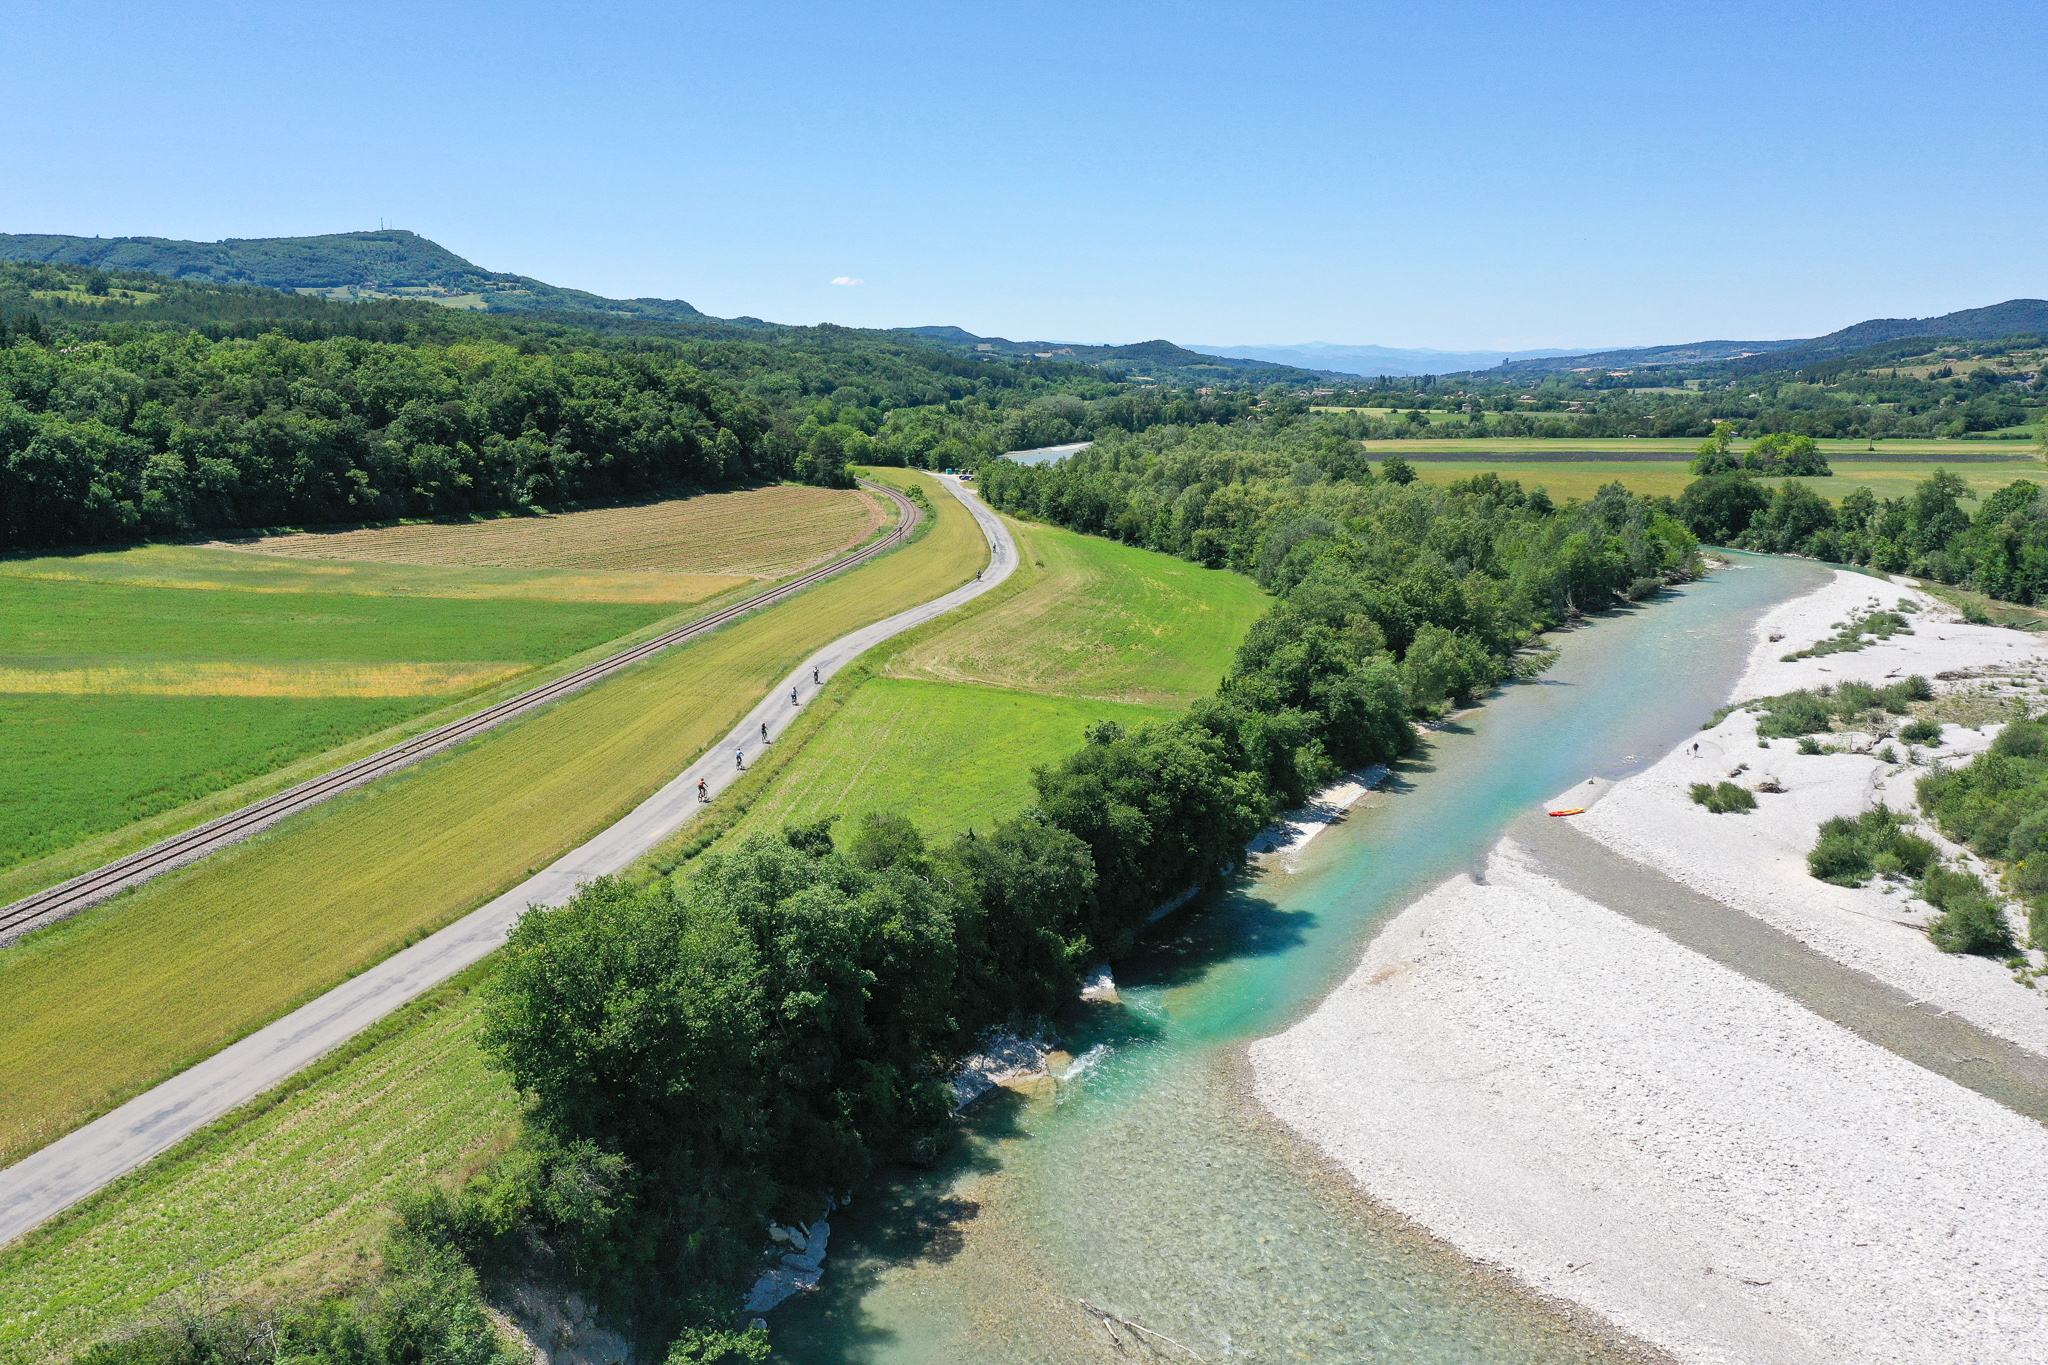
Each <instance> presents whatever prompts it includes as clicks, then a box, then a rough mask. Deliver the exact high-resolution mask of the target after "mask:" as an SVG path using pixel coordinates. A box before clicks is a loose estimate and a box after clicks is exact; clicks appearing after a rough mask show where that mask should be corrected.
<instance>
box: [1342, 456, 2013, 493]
mask: <svg viewBox="0 0 2048 1365" xmlns="http://www.w3.org/2000/svg"><path fill="white" fill-rule="evenodd" d="M1375 454H1376V456H1377V457H1378V458H1385V454H1384V452H1375ZM1405 458H1406V459H1407V460H1408V462H1409V463H1410V464H1411V465H1413V466H1414V468H1415V473H1416V475H1417V477H1419V478H1420V479H1422V481H1423V482H1425V483H1433V484H1447V483H1455V482H1457V481H1458V480H1460V479H1469V478H1471V477H1472V476H1473V475H1475V474H1482V473H1485V472H1486V471H1488V470H1491V471H1493V472H1494V473H1496V474H1498V475H1500V476H1501V477H1502V478H1503V479H1516V480H1519V481H1520V482H1521V485H1522V487H1524V488H1534V487H1536V486H1537V485H1539V484H1541V485H1542V486H1543V487H1544V488H1545V489H1546V490H1547V491H1548V492H1549V493H1550V496H1551V497H1553V498H1557V499H1559V500H1560V501H1561V500H1563V499H1565V498H1590V497H1592V496H1593V493H1594V491H1595V490H1596V489H1598V488H1599V487H1600V485H1602V484H1606V483H1615V482H1617V481H1618V482H1620V483H1621V484H1622V485H1624V486H1625V487H1627V488H1628V489H1629V490H1630V491H1632V492H1635V493H1641V494H1645V495H1655V494H1663V495H1665V496H1668V497H1674V498H1675V497H1677V496H1678V495H1679V494H1680V493H1682V492H1684V491H1685V486H1686V485H1687V484H1689V483H1691V482H1692V481H1693V479H1694V477H1695V476H1694V475H1693V474H1691V473H1690V472H1688V470H1687V468H1686V462H1684V461H1680V460H1554V461H1552V460H1545V461H1536V460H1527V461H1525V460H1514V461H1502V462H1500V463H1498V464H1493V463H1489V462H1487V461H1484V460H1469V459H1457V460H1450V459H1437V460H1432V459H1430V458H1429V456H1428V455H1426V454H1420V453H1417V454H1408V455H1406V457H1405ZM1828 464H1829V466H1830V467H1831V468H1833V470H1834V471H1835V472H1834V475H1833V477H1831V478H1825V479H1802V480H1800V482H1802V483H1805V484H1809V485H1811V486H1812V488H1813V489H1814V491H1815V492H1817V493H1819V494H1820V495H1821V496H1822V497H1824V498H1827V499H1828V500H1829V501H1831V502H1839V501H1841V500H1842V498H1843V497H1845V496H1846V495H1847V494H1848V493H1849V492H1850V491H1851V490H1853V489H1857V488H1868V489H1870V490H1871V491H1872V492H1873V493H1875V494H1877V496H1878V497H1880V498H1900V497H1905V496H1906V495H1907V494H1909V493H1911V492H1912V491H1913V486H1914V485H1915V484H1917V483H1919V482H1920V481H1921V480H1922V479H1924V478H1926V477H1927V476H1928V474H1929V473H1931V472H1933V471H1934V470H1936V469H1946V470H1949V471H1950V472H1951V473H1954V474H1956V475H1958V476H1959V477H1960V478H1961V479H1962V480H1963V482H1965V483H1967V484H1968V485H1969V486H1970V487H1971V488H1972V489H1974V490H1976V492H1977V494H1978V496H1980V497H1981V496H1983V495H1984V494H1985V493H1988V492H1991V491H1993V490H1994V489H1999V488H2003V487H2005V486H2006V485H2007V484H2009V483H2011V482H2012V481H2013V480H2014V479H2033V480H2036V481H2037V482H2048V467H2044V466H2043V465H2042V464H2040V463H2038V462H2035V461H2003V460H2001V461H1998V462H1995V463H1976V462H1972V463H1947V464H1944V463H1942V462H1941V461H1938V460H1928V461H1925V462H1920V461H1871V460H1864V461H1858V460H1855V459H1852V458H1849V457H1846V456H1830V457H1829V459H1828ZM1763 482H1765V483H1767V484H1776V483H1779V482H1781V481H1780V480H1778V479H1765V480H1764V481H1763Z"/></svg>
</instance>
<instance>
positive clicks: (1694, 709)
mask: <svg viewBox="0 0 2048 1365" xmlns="http://www.w3.org/2000/svg"><path fill="white" fill-rule="evenodd" d="M1825 572H1826V571H1825V570H1824V569H1822V568H1821V567H1819V566H1817V565H1812V564H1806V563H1802V562H1798V561H1791V560H1773V559H1763V558H1755V557H1750V556H1740V557H1738V558H1737V561H1736V563H1735V564H1734V565H1733V566H1731V567H1730V568H1727V569H1724V570H1721V571H1720V572H1718V573H1716V574H1715V575H1714V576H1712V577H1711V578H1709V579H1707V580H1705V581H1703V582H1700V583H1696V584H1692V585H1689V586H1687V587H1685V588H1683V589H1679V590H1674V591H1671V592H1667V593H1666V594H1664V595H1663V597H1662V598H1660V599H1659V600H1658V601H1657V602H1655V603H1654V604H1651V605H1647V606H1641V607H1631V608H1627V609H1624V610H1621V611H1616V612H1612V613H1608V614H1606V615H1604V616H1603V617H1601V618H1599V619H1598V620H1596V621H1594V622H1592V623H1590V624H1587V625H1585V626H1582V627H1580V628H1578V629H1575V630H1573V631H1570V632H1566V633H1565V634H1563V635H1562V636H1560V637H1557V638H1556V639H1555V640H1554V643H1557V644H1558V645H1559V646H1560V647H1561V649H1562V657H1561V659H1560V660H1559V662H1558V664H1557V666H1556V667H1555V668H1553V669H1552V670H1551V671H1550V672H1549V673H1548V674H1546V675H1545V676H1544V677H1543V678H1542V679H1540V680H1538V681H1536V682H1533V683H1523V684H1517V685H1513V686H1511V687H1509V688H1508V689H1506V690H1505V691H1504V692H1502V693H1501V694H1500V695H1499V696H1497V697H1495V698H1493V699H1492V700H1491V701H1489V702H1488V703H1487V705H1486V706H1485V707H1484V708H1483V709H1481V710H1479V711H1476V712H1474V713H1471V714H1469V715H1467V716H1465V717H1464V718H1462V719H1461V720H1460V721H1458V722H1455V723H1454V724H1452V725H1451V726H1450V727H1448V728H1447V729H1445V730H1442V731H1438V732H1436V733H1434V734H1432V735H1431V736H1430V737H1429V740H1428V742H1427V743H1426V744H1425V745H1424V746H1423V747H1422V748H1421V750H1420V751H1418V753H1417V754H1416V755H1414V756H1413V757H1412V758H1411V759H1410V760H1408V761H1406V762H1404V763H1402V764H1400V765H1398V766H1397V767H1396V770H1395V772H1394V774H1393V776H1392V777H1391V778H1390V779H1389V780H1388V781H1387V782H1386V783H1385V784H1383V786H1382V790H1381V792H1380V793H1378V794H1375V795H1373V796H1370V797H1368V798H1367V800H1366V802H1365V803H1363V804H1361V805H1360V806H1359V807H1358V808H1357V809H1356V810H1355V811H1354V812H1353V813H1352V815H1351V817H1350V819H1349V820H1348V821H1346V822H1344V823H1343V824H1340V825H1338V826H1336V827H1335V828H1333V829H1330V830H1328V831H1327V832H1325V833H1324V834H1322V835H1321V836H1320V837H1319V838H1318V839H1317V840H1315V842H1313V843H1312V844H1310V845H1309V847H1308V848H1307V849H1305V850H1303V851H1302V853H1301V854H1300V857H1299V867H1298V870H1295V871H1292V872H1288V871H1284V870H1281V869H1280V868H1279V867H1269V868H1267V869H1264V870H1262V871H1260V872H1258V873H1255V874H1253V875H1251V876H1248V877H1245V878H1242V879H1240V881H1239V882H1238V884H1237V885H1236V886H1235V887H1233V888H1232V889H1231V890H1230V891H1229V892H1228V893H1227V894H1224V895H1220V896H1215V897H1211V898H1209V900H1208V901H1207V902H1206V903H1203V904H1199V905H1197V906H1195V907H1191V908H1190V909H1188V910H1185V911H1182V912H1181V913H1180V914H1179V915H1177V916H1175V917H1174V918H1172V919H1169V920H1167V921H1164V922H1162V924H1160V925H1159V926H1158V927H1157V928H1158V931H1157V932H1155V934H1154V936H1153V940H1152V941H1151V942H1150V943H1149V944H1148V945H1147V947H1146V949H1145V951H1144V952H1142V953H1141V954H1140V955H1139V956H1138V957H1137V958H1135V959H1134V960H1132V961H1129V962H1126V963H1123V964H1120V966H1119V969H1118V972H1117V977H1118V985H1119V988H1120V990H1121V991H1122V995H1123V1002H1124V1003H1123V1004H1122V1005H1121V1006H1115V1005H1100V1006H1093V1007H1088V1008H1087V1009H1086V1010H1085V1012H1084V1013H1082V1014H1081V1015H1079V1016H1077V1017H1076V1018H1075V1019H1073V1020H1069V1021H1066V1033H1065V1038H1066V1046H1067V1048H1068V1050H1069V1051H1070V1053H1071V1054H1072V1055H1073V1061H1072V1063H1071V1064H1070V1065H1069V1067H1068V1074H1067V1077H1066V1079H1064V1080H1063V1081H1060V1082H1057V1083H1048V1084H1046V1085H1045V1086H1043V1087H1042V1088H1041V1089H1040V1090H1039V1091H1038V1092H1037V1093H1034V1094H1031V1095H1017V1094H1011V1093H1007V1092H1000V1091H999V1092H997V1093H996V1094H995V1095H993V1096H991V1097H989V1098H987V1099H984V1100H983V1101H981V1102H980V1103H979V1104H977V1105H976V1106H975V1107H974V1109H973V1110H971V1111H970V1114H971V1117H972V1122H971V1125H970V1132H969V1135H968V1138H967V1140H966V1141H964V1142H963V1143H961V1144H960V1146H959V1147H958V1148H957V1149H956V1150H955V1152H954V1153H953V1154H952V1155H951V1156H950V1157H949V1159H948V1160H947V1161H946V1163H945V1164H943V1165H942V1166H941V1167H940V1168H938V1169H936V1170H932V1171H916V1172H913V1171H909V1170H896V1171H892V1172H890V1173H888V1175H887V1176H885V1177H884V1178H882V1179H879V1180H877V1181H874V1182H871V1184H870V1185H869V1186H868V1187H866V1188H865V1189H863V1190H861V1191H860V1193H859V1195H858V1197H857V1198H856V1200H855V1203H854V1205H853V1206H852V1207H851V1208H849V1209H846V1210H844V1211H843V1212H842V1213H841V1214H840V1215H839V1216H838V1217H836V1218H835V1219H834V1222H833V1236H832V1251H831V1256H830V1258H829V1260H828V1261H827V1262H826V1274H825V1281H824V1284H823V1286H822V1287H821V1289H820V1290H819V1291H818V1292H817V1293H815V1294H812V1295H809V1296H807V1297H805V1298H801V1299H798V1300H794V1301H792V1302H791V1303H789V1304H787V1305H786V1306H784V1307H783V1308H782V1309H780V1310H778V1311H777V1312H776V1313H774V1314H773V1315H771V1322H772V1333H773V1337H774V1340H775V1343H776V1357H775V1358H776V1359H777V1360H782V1361H789V1362H804V1363H805V1365H813V1363H823V1362H849V1363H851V1362H861V1363H862V1365H867V1363H869V1362H872V1363H873V1365H896V1363H899V1362H900V1363H902V1365H926V1363H927V1362H930V1363H934V1365H935V1363H936V1362H942V1361H943V1362H950V1361H991V1362H995V1361H1000V1362H1030V1361H1047V1362H1067V1361H1095V1360H1104V1361H1109V1360H1118V1359H1126V1360H1128V1359H1137V1358H1143V1357H1146V1356H1147V1351H1146V1349H1145V1348H1144V1346H1142V1345H1140V1346H1133V1347H1131V1348H1130V1350H1131V1354H1130V1355H1125V1356H1120V1355H1119V1354H1118V1353H1117V1350H1116V1348H1115V1347H1114V1346H1113V1345H1112V1343H1111V1340H1110V1336H1109V1334H1108V1332H1107V1331H1106V1330H1105V1328H1104V1327H1103V1325H1102V1324H1101V1323H1100V1322H1099V1321H1097V1320H1096V1319H1095V1318H1094V1317H1092V1316H1091V1315H1090V1314H1089V1313H1088V1311H1087V1310H1086V1309H1085V1308H1084V1307H1083V1301H1086V1303H1089V1304H1093V1305H1096V1306H1098V1307H1101V1308H1104V1309H1108V1310H1110V1311H1112V1312H1114V1313H1116V1314H1118V1315H1120V1316H1122V1317H1124V1318H1128V1319H1130V1320H1131V1321H1134V1322H1137V1323H1142V1324H1143V1325H1144V1326H1145V1327H1147V1328H1150V1329H1152V1330H1153V1331H1155V1332H1157V1333H1160V1334H1163V1335H1164V1337H1167V1338H1171V1339H1172V1340H1173V1341H1174V1342H1176V1343H1179V1344H1180V1346H1182V1347H1184V1348H1185V1349H1184V1350H1176V1349H1175V1348H1174V1347H1173V1346H1168V1345H1164V1344H1162V1343H1161V1342H1159V1341H1150V1342H1149V1344H1150V1346H1151V1348H1152V1350H1151V1354H1152V1355H1153V1356H1156V1358H1158V1359H1161V1360H1165V1359H1179V1360H1190V1359H1193V1358H1195V1357H1196V1356H1199V1357H1200V1358H1202V1359H1204V1360H1208V1361H1223V1360H1236V1361H1260V1362H1264V1361H1272V1362H1281V1361H1326V1362H1339V1361H1344V1362H1351V1361H1403V1362H1428V1363H1429V1365H1439V1363H1441V1365H1452V1363H1453V1362H1456V1363H1457V1365H1464V1363H1465V1362H1473V1363H1474V1365H1477V1363H1478V1362H1487V1363H1488V1365H1492V1363H1494V1362H1499V1365H1539V1363H1546V1362H1596V1361H1597V1362H1607V1361H1618V1360H1623V1359H1639V1358H1640V1357H1637V1356H1635V1355H1632V1354H1628V1353H1627V1352H1626V1351H1625V1350H1624V1349H1623V1348H1621V1347H1618V1346H1617V1345H1616V1344H1615V1343H1613V1342H1612V1341H1610V1340H1608V1339H1607V1338H1606V1337H1604V1336H1603V1335H1602V1334H1601V1333H1600V1331H1599V1330H1597V1325H1594V1324H1588V1323H1583V1322H1577V1321H1574V1320H1573V1319H1572V1317H1571V1315H1570V1314H1568V1313H1562V1312H1559V1311H1554V1310H1553V1309H1551V1308H1546V1307H1545V1306H1543V1305H1540V1304H1538V1303H1536V1302H1534V1301H1533V1300H1531V1299H1530V1298H1529V1297H1528V1296H1527V1295H1525V1294H1524V1293H1522V1292H1521V1291H1519V1290H1518V1289H1517V1288H1516V1287H1515V1286H1513V1285H1512V1284H1510V1283H1508V1282H1507V1281H1506V1280H1505V1279H1504V1278H1503V1277H1500V1276H1498V1275H1495V1274H1492V1273H1490V1272H1486V1271H1484V1270H1482V1269H1479V1268H1476V1267H1472V1266H1470V1265H1468V1264H1467V1263H1465V1262H1464V1261H1463V1260H1462V1259H1461V1258H1459V1257H1458V1256H1456V1255H1455V1254H1453V1253H1451V1252H1450V1251H1449V1250H1448V1249H1446V1248H1444V1247H1442V1246H1441V1245H1439V1244H1437V1243H1436V1242H1434V1241H1433V1240H1432V1239H1430V1238H1429V1237H1427V1236H1426V1235H1423V1234H1421V1233H1420V1232H1418V1231H1417V1230H1416V1229H1414V1228H1412V1227H1411V1226H1408V1225H1406V1224H1404V1223H1403V1222H1402V1221H1401V1220H1400V1219H1398V1218H1396V1217H1394V1216H1392V1215H1390V1214H1388V1213H1386V1212H1384V1211H1382V1210H1380V1209H1378V1208H1377V1207H1376V1206H1375V1205H1373V1204H1372V1203H1371V1202H1370V1201H1369V1200H1366V1199H1363V1198H1361V1197H1360V1196H1359V1195H1358V1193H1357V1192H1356V1191H1355V1189H1354V1188H1352V1187H1350V1186H1349V1185H1348V1183H1347V1182H1346V1180H1345V1178H1344V1177H1342V1176H1341V1175H1338V1174H1335V1173H1333V1172H1332V1171H1331V1170H1329V1169H1328V1168H1326V1167H1325V1166H1323V1165H1322V1164H1321V1163H1320V1162H1319V1161H1318V1160H1317V1159H1316V1157H1315V1156H1314V1154H1313V1153H1312V1152H1310V1151H1308V1150H1306V1149H1304V1148H1303V1147H1302V1145H1301V1144H1299V1143H1298V1142H1296V1141H1295V1140H1294V1139H1292V1138H1291V1137H1290V1136H1289V1135H1288V1134H1287V1133H1286V1132H1285V1131H1284V1130H1281V1129H1279V1128H1278V1127H1277V1125H1274V1124H1273V1123H1271V1122H1270V1121H1269V1120H1267V1119H1266V1118H1265V1117H1264V1115H1263V1112H1262V1111H1261V1110H1260V1109H1259V1108H1258V1106H1257V1105H1256V1104H1255V1103H1254V1102H1252V1101H1251V1100H1250V1098H1249V1096H1248V1094H1247V1093H1246V1086H1245V1080H1246V1076H1245V1070H1244V1067H1245V1063H1244V1061H1243V1046H1244V1044H1245V1043H1247V1042H1249V1041H1251V1040H1252V1039H1255V1038H1259V1037H1263V1036H1265V1035H1267V1034H1271V1033H1274V1032H1276V1031H1278V1030H1280V1029H1282V1028H1285V1027H1286V1026H1287V1025H1288V1024H1289V1023H1290V1022H1291V1021H1292V1020H1294V1019H1295V1018H1297V1017H1299V1016H1300V1015H1301V1014H1302V1013H1304V1012H1306V1011H1307V1010H1309V1009H1311V1008H1313V1006H1314V1005H1315V1004H1316V1002H1318V1001H1319V1000H1320V999H1321V998H1322V997H1323V995H1324V994H1326V993H1327V992H1328V991H1329V990H1330V989H1331V987H1333V986H1334V985H1336V984H1337V982H1338V981H1340V980H1341V979H1342V978H1343V976H1344V975H1345V974H1346V973H1347V972H1348V971H1349V969H1350V967H1351V965H1352V963H1353V962H1354V961H1355V960H1356V959H1357V956H1358V953H1359V951H1360V949H1361V948H1362V946H1363V945H1364V943H1365V941H1366V940H1367V939H1369V938H1370V937H1371V936H1372V934H1373V932H1374V930H1375V928H1376V927H1377V926H1378V925H1379V924H1380V923H1382V922H1383V921H1384V920H1385V918H1386V917H1387V916H1388V915H1389V914H1391V913H1392V912H1394V911H1396V910H1398V909H1399V908H1400V907H1401V906H1402V905H1403V904H1405V903H1406V902H1407V901H1408V900H1409V899H1411V898H1412V897H1413V896H1415V895H1416V894H1417V893H1419V892H1421V891H1422V890H1425V889H1426V888H1428V887H1430V886H1432V885H1434V884H1436V883H1437V882H1440V881H1442V880H1443V879H1444V878H1446V877H1448V876H1451V875H1453V874H1455V873H1456V872H1458V871H1460V870H1462V869H1465V868H1469V867H1471V866H1473V865H1474V864H1475V863H1476V862H1477V861H1478V860H1479V859H1480V858H1481V857H1482V856H1483V854H1484V853H1485V851H1486V850H1487V848H1489V847H1490V846H1491V845H1492V843H1493V842H1494V840H1495V839H1496V838H1497V837H1498V835H1499V834H1500V831H1501V830H1502V828H1503V827H1504V826H1505V825H1506V824H1507V822H1508V821H1509V820H1510V819H1512V818H1513V817H1515V816H1516V815H1519V814H1520V813H1522V812H1523V811H1525V810H1527V809H1529V808H1530V807H1531V806H1532V805H1533V804H1535V803H1538V802H1541V801H1544V800H1546V799H1548V798H1549V797H1552V796H1554V795H1556V794H1558V793H1559V792H1562V791H1563V790H1564V789H1565V788H1567V787H1569V786H1571V785H1572V784H1574V783H1576V782H1580V781H1583V780H1584V779H1586V778H1587V777H1590V776H1594V775H1596V774H1597V775H1600V776H1605V777H1619V776H1622V775H1625V774H1627V773H1629V772H1631V771H1633V770H1634V769H1636V768H1638V767H1641V766H1646V765H1647V764H1648V763H1650V762H1651V761H1653V760H1654V759H1655V758H1656V757H1657V756H1658V755H1659V754H1661V753H1662V752H1664V751H1665V750H1666V749H1668V748H1670V747H1671V746H1673V745H1675V744H1677V743H1678V742H1679V741H1680V740H1681V739H1682V738H1683V737H1684V736H1685V735H1686V734H1688V733H1690V732H1692V731H1693V730H1695V729H1697V728H1698V727H1699V725H1700V723H1701V722H1702V721H1703V720H1705V719H1706V718H1707V716H1708V715H1709V714H1710V713H1711V712H1712V711H1713V710H1714V708H1715V707H1716V706H1718V705H1719V704H1720V703H1721V702H1722V701H1723V700H1724V699H1725V697H1726V695H1727V692H1728V690H1729V688H1730V686H1731V685H1732V684H1733V682H1734V680H1735V678H1736V676H1737V675H1738V674H1739V672H1740V670H1741V667H1742V663H1743V660H1744V657H1745V655H1746V653H1747V648H1748V637H1747V631H1748V627H1749V625H1750V623H1751V622H1753V621H1754V620H1755V619H1756V616H1757V615H1758V614H1759V613H1760V612H1761V611H1763V610H1764V609H1765V608H1767V607H1769V606H1770V605H1772V604H1774V603H1776V602H1779V601H1783V600H1784V599H1786V598H1788V597H1791V596H1794V595H1796V594H1798V593H1800V592H1803V591H1805V590H1807V589H1808V588H1810V587H1812V586H1815V585H1816V584H1817V583H1818V581H1819V579H1820V576H1821V575H1822V574H1823V573H1825ZM1359 1102H1360V1103H1367V1104H1369V1103H1371V1102H1372V1098H1371V1096H1369V1095H1367V1096H1361V1097H1360V1100H1359ZM1116 1330H1117V1331H1118V1332H1119V1333H1120V1334H1121V1335H1123V1336H1124V1337H1125V1338H1127V1339H1130V1338H1133V1337H1134V1336H1135V1334H1133V1333H1132V1332H1131V1331H1130V1330H1129V1329H1128V1328H1118V1329H1116ZM1140 1340H1149V1339H1140Z"/></svg>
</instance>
